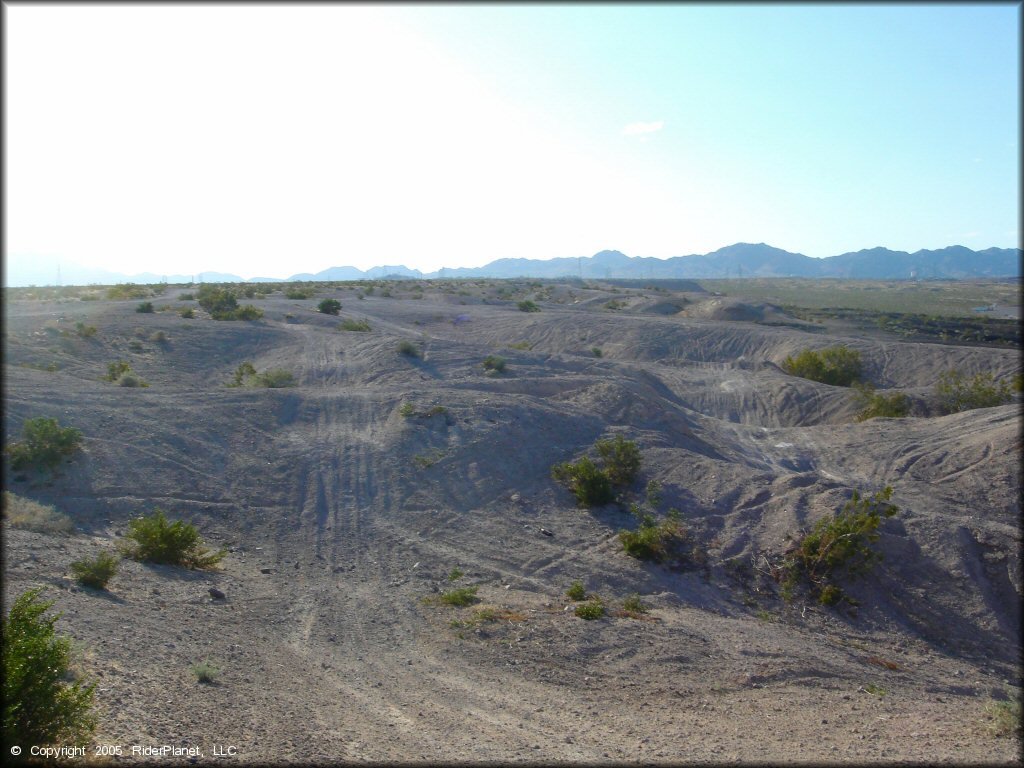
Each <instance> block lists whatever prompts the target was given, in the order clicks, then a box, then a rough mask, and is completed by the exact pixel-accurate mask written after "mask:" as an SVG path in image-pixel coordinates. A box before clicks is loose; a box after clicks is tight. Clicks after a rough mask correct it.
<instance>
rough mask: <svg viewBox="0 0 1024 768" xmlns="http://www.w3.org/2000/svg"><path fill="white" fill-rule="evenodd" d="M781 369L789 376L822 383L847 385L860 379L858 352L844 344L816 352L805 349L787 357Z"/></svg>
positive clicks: (838, 385) (839, 385)
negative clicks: (794, 355)
mask: <svg viewBox="0 0 1024 768" xmlns="http://www.w3.org/2000/svg"><path fill="white" fill-rule="evenodd" d="M782 370H784V371H785V372H786V373H788V374H790V375H791V376H799V377H800V378H803V379H810V380H811V381H819V382H821V383H822V384H832V385H833V386H837V387H848V386H850V385H851V384H852V383H853V382H854V381H857V380H858V379H860V375H861V359H860V352H858V351H857V350H855V349H849V348H848V347H846V346H845V345H842V344H841V345H839V346H837V347H829V348H827V349H822V350H819V351H817V352H815V351H813V350H810V349H805V350H804V351H803V352H801V353H800V354H798V355H797V356H796V357H791V356H790V357H787V358H786V359H785V360H783V362H782Z"/></svg>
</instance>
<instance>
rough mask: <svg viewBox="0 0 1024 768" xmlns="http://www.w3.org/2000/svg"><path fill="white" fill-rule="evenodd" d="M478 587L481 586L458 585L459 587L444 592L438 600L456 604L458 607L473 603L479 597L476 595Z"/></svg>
mask: <svg viewBox="0 0 1024 768" xmlns="http://www.w3.org/2000/svg"><path fill="white" fill-rule="evenodd" d="M478 589H479V587H458V588H457V589H452V590H449V591H447V592H442V593H441V594H440V596H439V597H438V600H439V601H440V602H442V603H444V604H445V605H454V606H456V607H461V606H464V605H472V604H473V603H475V602H477V601H478V599H479V598H477V596H476V592H477V590H478Z"/></svg>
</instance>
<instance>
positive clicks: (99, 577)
mask: <svg viewBox="0 0 1024 768" xmlns="http://www.w3.org/2000/svg"><path fill="white" fill-rule="evenodd" d="M119 562H120V560H119V558H118V557H117V556H116V555H113V554H111V553H110V552H100V553H99V554H98V555H96V557H94V558H91V559H90V558H83V559H81V560H76V561H75V562H73V563H71V573H73V574H74V576H75V580H76V581H78V583H79V584H83V585H85V586H87V587H92V588H93V589H106V588H107V582H109V581H110V580H111V579H112V578H113V577H114V574H115V573H117V566H118V564H119Z"/></svg>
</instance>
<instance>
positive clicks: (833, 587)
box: [776, 486, 899, 605]
mask: <svg viewBox="0 0 1024 768" xmlns="http://www.w3.org/2000/svg"><path fill="white" fill-rule="evenodd" d="M891 498H892V488H891V487H889V486H886V487H885V488H883V489H882V490H881V491H879V492H877V493H875V494H874V495H873V496H871V497H870V498H865V497H862V496H861V495H860V494H859V493H858V492H856V491H854V492H853V496H852V497H851V498H850V500H849V501H847V502H846V503H845V504H844V505H843V507H842V508H841V509H840V510H839V512H837V513H836V514H835V515H833V516H829V517H824V518H822V519H821V520H819V521H818V522H817V523H815V525H814V528H812V529H811V530H810V531H809V532H807V533H804V534H803V535H802V536H800V538H799V539H798V540H797V542H796V544H795V546H794V547H793V549H792V550H790V552H788V553H787V554H786V555H785V557H784V559H783V562H782V565H781V567H779V568H778V569H777V570H776V577H777V578H778V579H779V581H780V582H781V584H782V596H783V598H784V599H786V600H787V601H789V600H791V599H792V597H793V594H794V591H795V589H796V587H797V585H798V584H799V583H800V582H804V583H806V584H807V585H808V586H809V587H810V589H811V593H812V594H813V595H814V596H815V597H817V599H818V602H819V603H821V604H822V605H835V604H836V603H837V602H838V601H839V600H840V599H841V598H842V597H843V596H844V594H843V591H842V589H841V588H840V587H839V586H838V585H837V584H836V583H835V580H836V578H837V577H838V576H839V575H840V574H845V575H847V576H850V577H855V576H857V575H859V574H861V573H864V572H866V571H868V570H870V569H871V568H872V567H873V566H874V564H875V563H876V562H877V561H879V560H881V558H882V555H881V553H880V552H876V551H875V550H874V548H873V546H872V545H873V544H874V543H875V542H876V541H877V540H878V538H879V533H878V526H879V524H880V523H881V520H882V518H883V517H892V516H893V515H895V514H896V513H897V512H898V511H899V508H898V507H896V506H895V505H894V504H890V503H889V499H891Z"/></svg>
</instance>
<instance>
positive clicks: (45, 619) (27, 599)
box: [3, 587, 96, 749]
mask: <svg viewBox="0 0 1024 768" xmlns="http://www.w3.org/2000/svg"><path fill="white" fill-rule="evenodd" d="M42 591H43V589H42V587H39V588H36V589H30V590H28V591H27V592H23V593H22V594H21V596H20V597H18V599H17V600H15V601H14V604H13V605H12V606H11V610H10V612H9V613H8V615H7V619H6V620H5V621H4V623H3V639H4V643H3V660H4V676H3V692H4V697H3V698H4V704H3V712H4V726H3V728H4V732H3V735H4V742H5V743H6V744H8V745H16V744H21V745H25V747H26V749H27V747H28V745H29V744H33V745H38V746H42V745H46V744H56V743H58V742H60V743H75V744H78V743H81V742H83V741H85V740H87V739H88V737H89V735H90V734H91V733H92V731H93V730H94V728H95V726H96V719H95V716H94V715H93V713H92V705H93V692H94V690H95V688H96V684H95V683H90V684H85V683H84V682H83V681H81V680H76V681H74V682H71V683H69V682H66V678H67V677H69V675H70V671H69V665H70V661H71V641H70V640H69V639H68V638H66V637H58V636H57V635H56V633H55V632H54V628H53V625H54V624H55V623H56V621H57V619H59V618H60V614H57V615H52V616H45V615H44V614H45V613H46V611H48V610H49V609H50V608H51V607H52V606H53V601H52V600H49V601H47V600H42V599H40V595H41V593H42Z"/></svg>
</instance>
